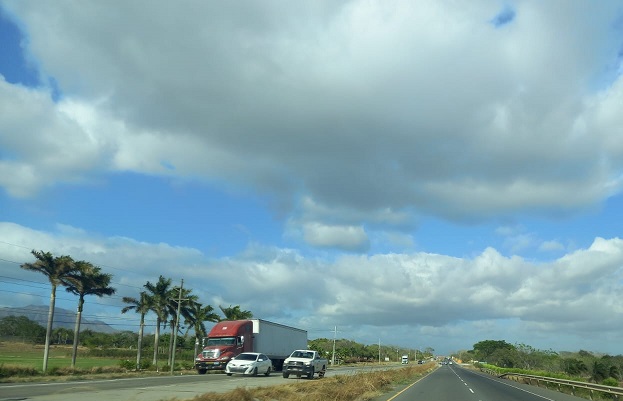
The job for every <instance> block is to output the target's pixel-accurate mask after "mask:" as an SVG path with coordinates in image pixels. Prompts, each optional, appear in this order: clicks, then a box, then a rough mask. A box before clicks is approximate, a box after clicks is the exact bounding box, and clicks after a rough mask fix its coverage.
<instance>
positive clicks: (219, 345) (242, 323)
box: [195, 320, 253, 374]
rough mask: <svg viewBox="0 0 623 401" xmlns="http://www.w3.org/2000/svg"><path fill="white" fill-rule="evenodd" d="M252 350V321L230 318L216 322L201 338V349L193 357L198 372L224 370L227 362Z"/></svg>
mask: <svg viewBox="0 0 623 401" xmlns="http://www.w3.org/2000/svg"><path fill="white" fill-rule="evenodd" d="M252 351H253V322H252V321H250V320H232V321H222V322H218V323H217V324H216V325H215V326H214V327H213V328H212V330H210V333H208V337H205V338H204V339H203V350H202V351H201V353H200V354H198V355H197V357H196V358H195V369H196V370H197V373H199V374H205V373H206V372H207V371H208V370H224V369H225V365H227V362H229V361H230V359H232V358H233V357H235V356H237V355H239V354H240V353H241V352H252Z"/></svg>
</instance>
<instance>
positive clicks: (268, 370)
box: [264, 366, 270, 376]
mask: <svg viewBox="0 0 623 401" xmlns="http://www.w3.org/2000/svg"><path fill="white" fill-rule="evenodd" d="M264 376H270V366H269V367H268V369H266V373H264Z"/></svg>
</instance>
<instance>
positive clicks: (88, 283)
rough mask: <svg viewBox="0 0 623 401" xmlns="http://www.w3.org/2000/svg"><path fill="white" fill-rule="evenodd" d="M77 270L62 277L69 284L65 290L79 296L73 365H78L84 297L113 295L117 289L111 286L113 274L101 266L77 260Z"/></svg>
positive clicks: (65, 283) (64, 282)
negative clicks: (103, 271) (77, 357)
mask: <svg viewBox="0 0 623 401" xmlns="http://www.w3.org/2000/svg"><path fill="white" fill-rule="evenodd" d="M75 266H76V268H77V271H76V272H74V273H71V274H68V275H67V276H65V277H63V278H61V282H62V283H63V284H64V285H65V286H67V288H65V290H66V291H67V292H71V293H72V294H75V295H77V296H78V311H77V313H76V325H75V328H74V345H73V350H72V352H71V367H72V368H74V367H75V366H76V355H77V354H78V338H79V335H80V323H81V321H82V309H83V307H84V297H85V296H86V295H96V296H98V297H100V298H101V297H103V296H104V295H112V294H114V293H115V292H116V291H117V290H116V289H114V288H112V287H109V285H110V280H111V279H112V274H106V273H102V272H101V270H102V269H101V268H99V267H97V266H93V265H92V264H91V263H89V262H85V261H84V260H81V261H78V262H75Z"/></svg>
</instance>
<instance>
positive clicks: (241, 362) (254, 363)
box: [225, 352, 273, 376]
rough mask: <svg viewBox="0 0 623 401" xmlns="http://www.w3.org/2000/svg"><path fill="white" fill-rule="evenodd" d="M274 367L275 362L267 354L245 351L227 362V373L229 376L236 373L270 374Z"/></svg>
mask: <svg viewBox="0 0 623 401" xmlns="http://www.w3.org/2000/svg"><path fill="white" fill-rule="evenodd" d="M272 368H273V362H272V361H271V360H270V358H269V357H267V356H266V355H264V354H260V353H258V352H243V353H242V354H239V355H238V356H236V357H235V358H234V359H232V360H230V361H229V362H228V363H227V366H225V373H227V376H231V375H232V374H234V373H240V374H243V375H253V376H257V375H258V374H260V373H261V374H263V375H265V376H269V375H270V372H271V370H272Z"/></svg>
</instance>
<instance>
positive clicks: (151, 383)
mask: <svg viewBox="0 0 623 401" xmlns="http://www.w3.org/2000/svg"><path fill="white" fill-rule="evenodd" d="M399 366H400V365H397V367H399ZM379 369H387V367H375V366H369V367H363V368H361V367H358V368H337V369H331V370H329V371H327V377H329V376H333V375H338V374H340V375H344V374H353V373H357V372H362V371H372V370H379ZM297 380H307V379H305V378H301V379H297V378H296V377H294V376H290V378H289V379H284V378H283V377H282V376H281V372H276V373H273V374H271V375H270V376H268V377H266V376H264V375H259V376H257V377H249V376H241V375H234V376H231V377H230V376H227V375H225V374H207V375H197V374H189V375H180V376H158V377H147V378H131V379H111V380H89V381H74V382H64V383H60V382H56V383H51V382H50V383H23V384H16V383H2V384H0V401H8V400H11V401H14V400H29V401H84V400H88V399H91V400H93V401H99V400H106V401H160V400H168V399H172V398H177V399H178V400H184V399H190V398H193V397H195V396H197V395H201V394H205V393H220V392H227V391H231V390H234V389H235V388H237V387H246V388H253V387H260V386H274V385H278V384H282V383H292V382H295V381H297ZM314 380H318V376H315V378H314Z"/></svg>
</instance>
